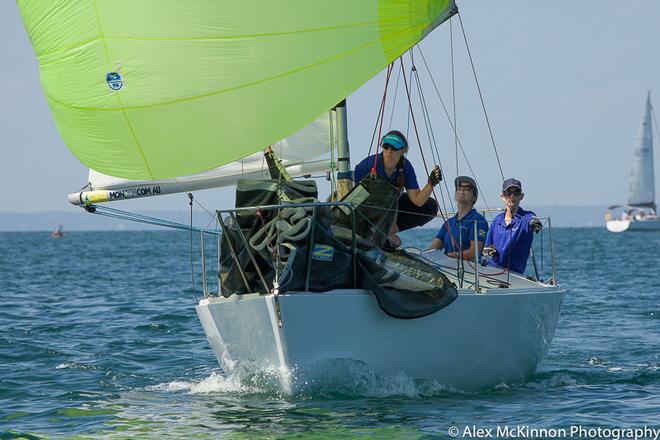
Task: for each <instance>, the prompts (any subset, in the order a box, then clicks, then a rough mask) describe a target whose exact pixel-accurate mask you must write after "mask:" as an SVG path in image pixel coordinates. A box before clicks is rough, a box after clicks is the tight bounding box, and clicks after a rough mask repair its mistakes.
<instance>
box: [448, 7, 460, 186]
mask: <svg viewBox="0 0 660 440" xmlns="http://www.w3.org/2000/svg"><path fill="white" fill-rule="evenodd" d="M453 21H454V20H452V19H450V20H449V53H450V57H451V58H450V65H451V103H452V107H453V115H454V118H453V121H454V123H453V127H454V157H455V159H456V176H457V177H458V176H459V170H458V123H457V122H456V78H455V69H454V28H453V25H452V23H453Z"/></svg>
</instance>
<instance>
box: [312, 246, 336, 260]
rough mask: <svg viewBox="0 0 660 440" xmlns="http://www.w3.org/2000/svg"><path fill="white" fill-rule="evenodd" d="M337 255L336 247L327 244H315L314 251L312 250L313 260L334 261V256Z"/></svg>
mask: <svg viewBox="0 0 660 440" xmlns="http://www.w3.org/2000/svg"><path fill="white" fill-rule="evenodd" d="M334 255H335V248H333V247H332V246H328V245H327V244H317V245H314V251H313V252H312V260H320V261H332V257H333V256H334Z"/></svg>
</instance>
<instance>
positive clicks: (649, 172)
mask: <svg viewBox="0 0 660 440" xmlns="http://www.w3.org/2000/svg"><path fill="white" fill-rule="evenodd" d="M652 111H653V107H652V106H651V93H650V92H649V93H648V95H647V97H646V106H645V108H644V114H643V116H642V124H641V125H640V127H639V134H638V136H637V145H636V146H635V154H634V156H633V166H632V171H631V173H630V187H629V190H628V204H627V205H614V206H610V207H609V208H608V211H607V214H605V224H606V226H607V229H608V230H609V231H610V232H623V231H627V230H631V231H632V230H639V231H641V230H660V217H658V216H657V211H656V205H655V177H654V174H653V124H652V121H651V115H652ZM616 208H623V213H622V214H621V216H620V217H619V218H618V219H615V218H614V217H613V215H612V210H614V209H616Z"/></svg>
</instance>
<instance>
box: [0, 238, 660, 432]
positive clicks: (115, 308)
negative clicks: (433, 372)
mask: <svg viewBox="0 0 660 440" xmlns="http://www.w3.org/2000/svg"><path fill="white" fill-rule="evenodd" d="M553 233H554V239H555V250H556V252H557V266H558V280H559V282H560V284H561V285H562V286H563V287H564V288H566V290H567V291H568V293H567V294H566V298H565V301H564V305H563V308H562V313H561V317H560V319H559V325H558V328H557V332H556V335H555V338H554V341H553V343H552V345H551V347H550V350H549V352H548V354H547V356H546V357H545V358H544V360H543V361H542V362H541V364H540V366H539V368H538V372H537V373H536V374H535V375H534V376H533V377H532V378H531V379H530V380H529V381H527V382H525V383H503V384H500V385H498V386H496V387H493V388H492V389H488V390H484V391H482V392H473V393H464V392H460V391H456V390H451V389H447V388H446V387H444V386H443V385H442V384H441V383H436V382H423V381H415V380H413V379H412V378H410V377H407V376H405V375H404V374H394V375H391V376H387V377H381V376H378V375H376V374H375V373H374V372H373V371H371V370H370V369H369V368H368V366H366V365H364V364H361V363H359V362H353V361H351V360H347V359H343V360H336V361H330V362H327V363H326V364H324V365H321V366H319V370H320V371H319V372H318V375H317V380H316V381H315V382H314V383H313V384H310V385H309V386H307V387H304V388H303V389H302V390H301V392H300V393H299V394H297V395H293V396H288V395H283V394H282V392H281V389H280V388H279V385H278V381H277V377H276V375H275V374H274V373H272V372H268V371H259V370H254V369H250V368H249V366H247V367H245V368H243V369H241V370H239V371H237V372H236V374H234V375H232V376H229V377H228V376H226V375H225V374H224V373H223V372H222V370H221V369H220V367H219V366H218V364H217V361H216V359H215V357H214V355H213V352H212V351H211V348H210V346H209V344H208V342H207V340H206V337H205V335H204V332H203V331H202V328H201V326H200V324H199V322H198V320H197V316H196V314H195V311H194V306H195V304H196V302H197V299H196V298H197V297H199V296H200V295H201V288H200V287H201V284H202V280H201V275H200V272H199V269H198V267H199V263H200V262H199V257H198V255H197V254H198V252H197V251H196V250H195V251H194V253H195V257H194V261H193V262H192V264H193V266H194V267H195V275H196V276H195V279H194V289H193V288H192V284H193V279H192V278H191V270H190V266H191V260H190V247H189V246H190V244H189V241H188V240H189V239H190V237H189V235H188V234H186V233H182V232H176V231H175V232H170V231H158V232H151V231H148V232H145V231H135V232H130V231H126V232H69V233H67V234H66V236H65V237H63V238H61V239H52V238H51V237H50V234H49V233H47V232H29V233H0V298H1V299H2V301H1V306H0V438H13V437H25V438H36V437H40V436H43V437H47V438H52V437H58V438H61V437H83V438H88V437H108V438H126V437H134V438H163V437H175V438H190V437H202V438H238V439H243V438H246V439H248V438H249V439H252V438H353V437H367V436H373V437H374V438H403V439H415V438H450V437H457V438H496V437H497V436H498V435H500V436H501V434H502V433H505V432H506V433H507V434H508V436H509V437H517V438H532V437H545V438H550V437H551V438H557V437H559V436H560V435H559V434H565V436H566V437H572V438H597V437H595V436H597V434H598V433H600V437H598V438H616V437H615V434H616V435H618V436H619V438H629V437H623V435H621V434H624V435H625V434H626V432H628V431H615V430H616V429H628V428H629V429H644V428H645V427H646V428H647V429H651V428H655V429H658V428H660V270H659V267H660V251H659V249H660V234H658V233H623V234H611V233H608V232H607V231H606V230H605V229H604V228H597V229H596V228H594V229H555V230H554V231H553ZM432 235H433V232H432V231H429V230H419V231H413V232H408V233H406V234H405V235H404V244H405V245H410V246H417V247H424V246H425V245H426V244H427V243H428V242H429V241H430V240H431V238H432ZM194 238H195V241H197V240H196V238H197V237H194ZM197 246H198V243H195V247H197ZM206 247H207V248H208V249H209V251H208V254H209V261H207V264H208V265H209V266H212V263H213V261H214V259H215V256H214V255H215V254H214V250H215V249H216V248H215V242H214V241H212V239H208V241H207V243H206ZM544 252H545V256H544V265H545V268H544V270H545V271H546V272H547V271H548V266H549V265H550V262H549V259H548V255H549V248H548V247H547V246H546V248H545V250H544ZM537 254H538V251H537ZM214 270H215V268H213V267H210V268H209V273H212V272H213V271H214ZM208 283H209V286H210V288H212V289H214V288H215V280H213V279H212V277H211V279H209V280H208ZM438 337H451V335H438ZM511 343H512V344H515V341H511ZM466 348H467V349H469V347H466ZM448 355H451V354H448ZM484 368H488V365H484ZM516 429H517V431H516ZM534 429H536V431H534ZM572 429H574V430H576V431H575V432H574V433H573V431H570V430H572ZM579 429H582V430H583V431H579ZM590 429H591V430H592V431H589V430H590ZM596 429H600V431H598V432H597V431H596ZM605 429H609V431H603V430H605ZM489 430H490V431H489ZM553 430H554V431H553ZM561 430H564V431H561ZM630 432H632V431H630ZM636 432H637V433H642V431H636ZM644 432H645V433H646V434H648V436H646V437H639V436H638V438H649V436H651V434H650V433H651V431H644ZM617 433H618V434H617ZM488 434H490V435H488ZM605 434H607V435H605ZM651 438H652V436H651Z"/></svg>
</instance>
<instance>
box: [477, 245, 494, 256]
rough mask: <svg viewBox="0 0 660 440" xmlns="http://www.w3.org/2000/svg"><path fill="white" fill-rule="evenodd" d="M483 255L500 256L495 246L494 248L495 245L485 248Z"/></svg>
mask: <svg viewBox="0 0 660 440" xmlns="http://www.w3.org/2000/svg"><path fill="white" fill-rule="evenodd" d="M481 253H482V254H484V255H485V256H487V257H497V254H498V252H497V249H495V246H493V245H491V246H486V247H485V248H483V250H482V251H481Z"/></svg>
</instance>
